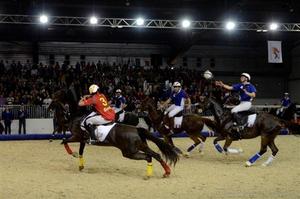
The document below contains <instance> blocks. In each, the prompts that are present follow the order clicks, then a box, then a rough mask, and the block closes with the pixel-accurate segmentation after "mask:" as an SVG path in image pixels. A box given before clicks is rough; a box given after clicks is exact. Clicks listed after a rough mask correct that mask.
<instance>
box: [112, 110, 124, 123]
mask: <svg viewBox="0 0 300 199" xmlns="http://www.w3.org/2000/svg"><path fill="white" fill-rule="evenodd" d="M113 109H114V110H115V113H116V114H117V113H119V112H120V111H122V110H123V109H121V108H116V107H113ZM124 118H125V111H123V113H121V114H120V115H119V119H118V121H119V122H123V121H124Z"/></svg>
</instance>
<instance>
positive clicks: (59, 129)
mask: <svg viewBox="0 0 300 199" xmlns="http://www.w3.org/2000/svg"><path fill="white" fill-rule="evenodd" d="M47 110H48V111H54V120H55V123H56V125H55V128H54V130H53V132H52V138H54V137H55V133H59V134H61V133H63V136H64V137H65V136H66V131H67V130H68V120H69V118H68V114H67V110H65V107H64V105H63V104H62V103H59V102H57V101H52V102H51V103H50V104H49V106H48V108H47ZM51 141H52V139H50V142H51Z"/></svg>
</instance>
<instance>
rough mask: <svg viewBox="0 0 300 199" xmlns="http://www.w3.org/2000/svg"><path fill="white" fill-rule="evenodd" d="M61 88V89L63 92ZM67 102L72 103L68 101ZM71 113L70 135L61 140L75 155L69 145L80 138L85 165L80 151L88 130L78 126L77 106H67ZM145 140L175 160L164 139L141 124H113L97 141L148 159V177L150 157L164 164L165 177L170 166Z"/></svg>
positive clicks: (176, 159) (127, 156) (83, 145)
mask: <svg viewBox="0 0 300 199" xmlns="http://www.w3.org/2000/svg"><path fill="white" fill-rule="evenodd" d="M61 92H64V93H63V94H62V93H61ZM65 92H66V91H64V90H61V91H58V92H57V93H55V94H54V98H53V101H57V102H61V101H60V100H63V98H62V99H60V97H62V96H64V95H65V94H66V93H65ZM69 103H72V102H71V101H69ZM70 113H71V115H72V117H71V118H70V131H71V133H72V136H71V137H70V138H68V139H65V140H63V142H62V143H63V144H64V146H65V149H66V150H67V152H68V153H69V154H71V155H73V156H74V153H73V151H72V150H71V148H70V147H69V145H68V143H70V142H79V143H80V148H79V169H80V170H82V169H83V168H84V165H83V152H84V147H85V144H86V140H87V138H88V137H87V136H86V135H87V133H86V132H85V131H83V130H82V129H81V128H80V123H81V121H82V117H83V115H82V113H81V112H80V111H78V110H76V109H70ZM147 140H150V141H152V142H154V143H155V144H156V145H157V147H158V148H159V149H160V151H161V152H162V154H163V156H164V157H165V158H166V161H167V162H169V163H170V164H174V165H175V164H176V162H177V161H178V158H179V156H178V155H177V153H176V152H175V151H174V150H173V148H172V147H171V146H170V145H168V144H166V143H165V142H163V140H161V139H159V138H156V137H154V136H153V135H152V134H150V133H149V132H148V131H147V130H145V129H142V128H136V127H134V126H129V125H124V124H116V125H115V126H114V127H113V128H112V129H111V130H110V132H109V134H108V135H107V137H106V138H105V140H104V141H103V142H99V143H98V144H97V145H99V146H114V147H116V148H118V149H120V150H121V152H122V155H123V156H124V157H126V158H130V159H134V160H146V161H147V163H148V164H147V177H150V176H151V175H152V158H154V159H156V160H157V161H158V162H159V163H160V164H161V166H162V167H163V169H164V171H165V173H164V176H165V177H167V176H169V175H170V173H171V169H170V167H169V166H168V164H167V163H166V162H165V161H164V160H163V159H162V158H161V156H160V154H158V153H156V152H154V151H153V150H152V149H150V147H149V146H148V144H147Z"/></svg>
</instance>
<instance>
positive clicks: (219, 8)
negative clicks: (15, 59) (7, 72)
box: [0, 0, 300, 45]
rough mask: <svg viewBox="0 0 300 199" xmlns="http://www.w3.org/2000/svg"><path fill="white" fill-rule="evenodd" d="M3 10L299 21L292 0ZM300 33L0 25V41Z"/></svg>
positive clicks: (171, 0) (251, 38) (25, 0)
mask: <svg viewBox="0 0 300 199" xmlns="http://www.w3.org/2000/svg"><path fill="white" fill-rule="evenodd" d="M0 12H1V13H3V14H28V15H39V14H40V13H47V14H49V15H52V16H83V17H86V16H91V15H92V14H93V13H94V14H95V15H97V16H99V17H124V18H136V17H137V16H143V17H145V18H154V19H180V18H182V17H189V18H191V19H193V20H226V19H228V18H233V19H236V20H237V21H262V22H267V21H270V20H275V21H279V22H295V23H296V22H299V21H300V1H297V0H287V1H279V0H270V1H268V0H219V1H217V0H118V1H116V0H104V1H96V0H93V1H91V0H82V1H79V0H69V1H67V0H51V1H39V0H35V1H32V0H31V1H30V0H5V1H0ZM299 36H300V34H299V33H291V32H289V33H288V32H285V33H279V32H277V33H256V32H247V31H236V32H232V33H230V34H229V33H226V32H225V31H220V30H214V31H183V30H165V29H160V30H152V29H139V30H137V29H129V28H122V29H112V28H103V27H102V28H101V27H70V26H68V27H67V26H64V27H57V26H47V27H41V26H37V25H5V24H1V25H0V38H1V40H10V41H15V40H26V41H86V42H139V43H166V44H171V45H172V44H174V43H176V45H178V44H179V45H180V44H186V43H188V44H215V43H218V44H219V43H226V44H239V45H241V44H244V45H259V44H260V43H261V42H264V43H265V41H266V40H267V39H279V40H284V41H287V42H288V43H289V44H291V45H293V44H295V43H296V42H297V41H298V40H300V37H299Z"/></svg>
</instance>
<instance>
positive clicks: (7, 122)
mask: <svg viewBox="0 0 300 199" xmlns="http://www.w3.org/2000/svg"><path fill="white" fill-rule="evenodd" d="M2 119H3V121H4V126H5V134H7V133H8V134H9V135H10V134H11V122H12V120H13V114H12V113H11V112H10V111H9V109H8V108H5V109H4V111H3V112H2Z"/></svg>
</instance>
